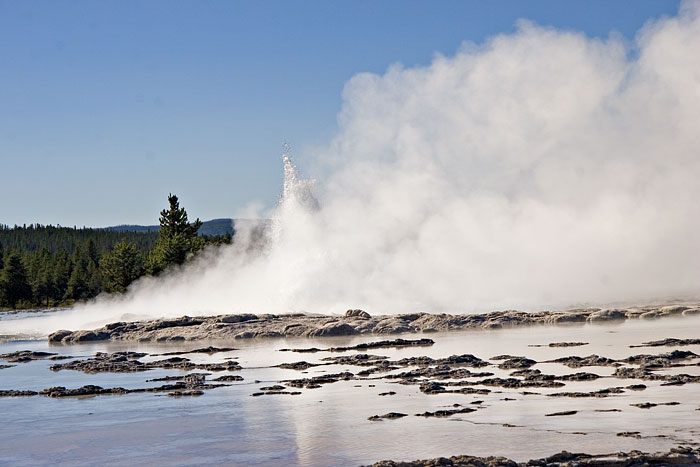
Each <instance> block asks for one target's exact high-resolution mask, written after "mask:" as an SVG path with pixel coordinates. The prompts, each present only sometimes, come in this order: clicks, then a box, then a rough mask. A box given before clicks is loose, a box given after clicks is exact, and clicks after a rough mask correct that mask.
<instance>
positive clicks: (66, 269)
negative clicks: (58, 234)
mask: <svg viewBox="0 0 700 467" xmlns="http://www.w3.org/2000/svg"><path fill="white" fill-rule="evenodd" d="M70 276H71V262H70V257H69V256H68V253H67V252H66V251H65V250H60V251H58V252H56V255H55V256H54V259H53V270H52V275H51V279H52V280H53V286H54V291H53V298H54V299H55V300H57V301H61V300H63V297H64V296H65V295H66V292H67V290H68V280H69V279H70Z"/></svg>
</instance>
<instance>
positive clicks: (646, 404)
mask: <svg viewBox="0 0 700 467" xmlns="http://www.w3.org/2000/svg"><path fill="white" fill-rule="evenodd" d="M630 405H631V406H632V407H639V408H640V409H650V408H652V407H656V406H657V405H658V404H654V403H652V402H641V403H639V404H630Z"/></svg>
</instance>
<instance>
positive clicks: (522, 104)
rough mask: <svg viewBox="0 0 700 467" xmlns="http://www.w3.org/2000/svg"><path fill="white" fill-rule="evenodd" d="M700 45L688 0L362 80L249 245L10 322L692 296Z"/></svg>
mask: <svg viewBox="0 0 700 467" xmlns="http://www.w3.org/2000/svg"><path fill="white" fill-rule="evenodd" d="M698 57H700V3H699V2H688V3H684V4H683V5H682V7H681V10H680V12H679V14H678V16H676V17H673V18H663V19H660V20H656V21H653V22H651V23H649V24H647V25H646V26H645V27H644V28H643V29H642V30H641V31H639V33H638V35H637V38H636V39H635V43H634V45H632V46H630V45H629V44H626V43H625V41H624V40H623V39H622V38H620V37H616V36H614V35H612V36H611V37H610V38H609V39H607V40H599V39H590V38H587V37H585V36H584V35H583V34H579V33H575V32H570V31H561V30H556V29H552V28H543V27H539V26H536V25H534V24H531V23H529V22H527V21H522V22H520V23H519V25H518V30H517V32H516V33H514V34H510V35H500V36H496V37H494V38H492V39H490V40H488V41H487V42H486V43H484V44H482V45H475V44H470V43H469V44H464V45H463V46H462V48H461V50H460V52H458V53H457V54H456V55H455V56H454V57H444V56H438V57H436V58H435V59H434V61H433V62H432V64H431V65H430V66H427V67H418V68H411V69H405V68H403V67H401V66H399V65H396V66H392V67H391V68H389V70H388V71H387V72H386V73H385V74H384V75H382V76H379V75H374V74H367V73H365V74H359V75H357V76H355V77H354V78H352V79H351V80H350V81H349V82H348V83H347V85H346V87H345V90H344V93H343V99H344V103H343V108H342V111H341V113H340V117H339V123H340V131H339V133H338V135H337V136H336V137H335V138H334V140H333V141H332V143H331V144H330V146H329V147H327V148H324V149H323V150H319V151H318V154H317V155H315V157H314V161H315V164H314V165H313V166H312V167H313V169H314V170H315V171H316V172H318V173H320V174H322V176H321V177H320V180H322V182H319V183H318V184H317V185H316V186H314V187H313V189H314V196H315V199H318V203H317V204H316V203H315V199H314V198H313V197H311V195H310V194H309V190H310V189H311V184H310V182H308V181H304V180H300V179H298V178H297V177H296V173H295V172H294V171H293V167H292V166H291V162H289V161H288V159H287V158H285V164H286V170H287V178H286V183H285V195H284V197H283V202H281V203H280V206H279V207H278V208H277V209H276V211H275V213H274V216H273V217H274V219H275V222H274V225H275V228H274V229H273V238H272V240H271V241H270V243H269V245H268V248H267V249H266V251H265V252H264V253H260V252H256V253H251V252H250V251H248V249H247V244H246V241H245V240H244V239H245V238H246V236H247V235H248V233H246V232H242V233H239V235H237V237H236V242H235V244H234V245H232V246H230V247H227V248H224V249H222V250H220V251H218V252H217V253H213V252H210V253H209V254H208V255H205V256H204V257H202V258H199V259H198V260H197V261H195V262H194V263H193V264H190V265H189V266H188V267H186V268H183V269H182V270H180V271H175V272H172V273H171V274H169V275H167V276H166V277H165V278H158V279H154V278H144V279H143V280H141V281H139V282H138V283H136V284H134V285H133V286H132V288H131V290H130V292H129V293H128V294H127V295H126V296H124V297H121V298H118V299H113V298H102V299H98V300H97V301H96V302H95V303H92V304H89V305H87V306H83V307H79V308H78V309H76V310H75V311H73V312H72V316H66V315H65V314H64V315H61V316H56V317H55V318H43V319H42V320H40V321H41V322H39V320H33V322H31V323H30V322H29V321H28V320H27V321H26V322H25V323H24V328H25V329H23V330H24V331H27V332H29V331H34V332H36V331H37V330H38V331H39V332H44V333H46V332H50V331H53V330H55V329H58V328H66V327H69V328H70V325H72V326H73V328H80V327H91V326H92V327H94V326H97V325H101V324H104V323H106V322H110V321H116V320H122V319H130V318H131V319H136V318H145V317H153V318H155V317H161V316H181V315H184V314H188V315H197V314H212V313H231V312H255V313H265V312H271V313H282V312H288V311H310V312H319V313H339V312H343V311H344V310H345V309H347V308H363V309H366V310H368V311H370V312H374V313H392V312H412V311H417V310H421V311H428V312H443V311H449V312H463V313H469V312H475V311H484V310H492V309H502V308H519V309H539V308H543V307H556V308H559V307H566V306H571V305H577V304H582V303H586V304H604V303H609V302H615V301H629V302H640V301H645V300H652V299H661V298H672V297H678V296H684V297H688V296H697V293H698V291H699V289H700V251H699V250H700V247H699V245H700V242H699V241H698V239H699V235H700V208H699V207H698V206H699V204H698V200H700V183H699V182H700V154H699V151H700V60H699V59H698ZM67 319H68V320H69V321H68V323H67V322H66V320H67ZM52 320H53V321H52ZM0 324H2V325H3V326H5V325H7V324H8V323H0ZM17 324H18V325H19V322H17Z"/></svg>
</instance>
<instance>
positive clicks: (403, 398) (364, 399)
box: [0, 317, 700, 465]
mask: <svg viewBox="0 0 700 467" xmlns="http://www.w3.org/2000/svg"><path fill="white" fill-rule="evenodd" d="M698 325H700V318H697V317H695V318H693V317H690V318H679V319H670V318H668V319H662V320H660V321H654V322H648V321H626V322H624V323H621V324H618V325H614V326H613V325H604V326H601V325H582V326H575V327H534V328H518V329H511V330H492V331H473V332H458V333H446V334H431V335H430V337H431V338H432V339H433V340H435V345H433V346H432V347H419V348H403V349H397V348H393V349H391V348H390V349H376V350H372V351H371V352H369V353H371V354H376V355H385V356H387V357H389V358H390V359H393V360H397V359H401V358H404V357H410V356H419V355H427V356H430V357H433V358H441V357H447V356H449V355H453V354H464V353H471V354H474V355H475V356H477V357H479V358H481V359H490V358H491V357H493V356H495V355H499V354H510V355H523V356H527V357H529V358H532V359H534V360H537V361H544V360H552V359H555V358H558V357H564V356H571V355H579V356H586V355H590V354H598V355H601V356H605V357H610V358H614V359H621V358H625V357H627V356H630V355H634V354H640V353H645V354H660V353H664V352H668V351H671V350H673V347H655V348H634V349H630V348H629V346H630V345H633V344H640V343H642V342H645V341H649V340H655V339H661V338H665V337H677V338H698V337H700V336H699V335H698V331H697V330H698V329H700V327H699V326H698ZM378 339H382V338H379V337H345V338H326V339H314V340H307V339H287V340H264V341H232V342H214V343H210V342H198V343H192V342H189V343H179V344H172V343H171V344H155V343H148V344H133V343H119V342H116V343H95V344H85V345H73V346H52V347H49V346H48V345H47V344H46V343H45V342H37V341H34V342H11V343H5V344H2V345H0V353H7V352H12V351H15V350H25V349H27V350H48V351H51V352H56V353H59V354H62V355H70V356H74V357H86V356H90V355H92V354H94V353H95V352H97V351H106V352H115V351H120V350H126V349H128V350H134V351H139V352H148V353H150V354H157V353H164V352H172V351H175V350H182V351H187V350H191V349H193V348H196V347H203V346H206V345H210V344H211V345H217V346H228V347H236V348H237V350H234V351H230V352H225V353H219V354H213V355H207V354H188V355H186V357H188V358H190V359H191V360H192V361H194V362H196V363H207V362H220V361H223V360H225V359H228V358H234V359H235V360H236V361H238V362H240V363H241V365H242V366H243V367H244V369H243V370H241V371H240V372H236V374H240V375H241V376H243V378H244V381H242V382H240V383H234V384H233V385H231V386H229V387H225V388H218V389H214V390H211V391H207V392H206V393H205V394H204V395H203V396H201V397H197V398H182V399H172V398H169V397H164V396H158V395H153V394H131V395H125V396H100V397H94V398H90V399H84V400H79V399H60V400H55V399H49V398H44V397H31V398H12V399H10V398H2V399H0V411H2V413H3V414H4V417H3V419H4V422H5V423H3V424H2V425H0V440H2V443H0V464H11V465H31V464H45V463H49V462H50V463H56V464H72V465H83V464H85V465H87V464H94V463H97V462H103V461H104V459H105V456H107V458H108V459H114V461H113V462H114V463H147V462H155V463H158V464H161V463H168V464H173V465H178V464H193V463H196V464H207V463H212V464H221V463H246V464H250V465H269V464H287V465H295V464H296V465H329V464H333V465H340V464H361V463H371V462H374V461H377V460H380V459H386V458H393V459H404V460H407V459H408V460H410V459H416V458H426V457H435V456H445V455H455V454H472V455H480V456H486V455H503V456H507V457H510V458H512V459H515V460H519V461H522V460H527V459H530V458H536V457H543V456H547V455H551V454H552V453H554V452H558V451H561V450H569V451H584V452H596V453H600V452H615V451H620V450H632V449H639V450H645V451H650V450H651V451H653V450H662V449H668V448H669V447H672V446H675V445H677V444H679V443H684V444H692V443H695V444H697V443H698V440H700V432H699V431H698V428H697V427H698V426H700V411H697V410H695V409H697V408H698V404H699V402H698V396H697V395H698V385H697V384H686V385H684V386H661V382H660V381H644V384H646V385H647V389H646V390H644V391H630V390H626V391H625V392H624V393H623V394H620V395H615V396H613V397H608V398H604V399H598V398H575V399H573V398H565V397H550V396H548V395H547V394H551V393H553V392H560V391H581V392H588V391H594V390H598V389H601V388H606V387H613V386H623V387H624V386H627V385H630V384H634V383H639V381H638V380H623V379H618V378H612V377H610V375H611V374H612V373H613V371H614V368H610V367H589V368H582V369H571V368H567V367H564V366H563V365H560V364H555V363H538V364H537V365H535V366H534V368H537V369H540V370H541V371H542V372H543V373H547V374H555V375H563V374H568V373H575V372H577V371H589V372H593V373H596V374H598V375H601V376H603V377H602V378H599V379H598V380H595V381H577V382H574V381H572V382H567V385H566V387H565V388H535V389H532V390H531V391H530V392H535V393H537V394H527V395H524V394H522V392H524V391H523V390H522V389H519V390H516V389H503V388H498V387H491V388H490V389H492V392H491V393H489V394H488V395H466V394H437V395H426V394H423V393H421V392H420V391H419V389H418V386H416V385H402V384H398V382H397V381H396V380H388V379H367V380H362V381H357V380H351V381H339V382H336V383H332V384H327V385H323V386H322V387H321V388H318V389H302V390H301V391H302V394H301V395H298V396H290V395H265V396H260V397H251V394H252V393H254V392H256V391H258V390H259V388H260V387H262V386H266V385H270V384H274V383H276V382H278V381H282V380H285V379H295V378H302V377H310V376H314V375H320V374H324V373H337V372H341V371H350V372H353V373H357V372H358V371H359V370H360V368H359V367H352V366H344V365H327V366H318V367H312V368H310V369H309V370H308V371H307V372H306V373H303V374H302V373H300V372H298V371H294V370H284V369H279V368H272V366H273V365H277V364H280V363H284V362H293V361H299V360H306V361H309V362H321V359H322V358H324V357H327V356H331V355H332V356H337V355H338V354H331V353H327V352H320V353H315V354H297V353H290V352H279V351H278V350H279V349H281V348H288V347H312V346H313V347H331V346H336V347H337V346H351V345H355V344H357V343H360V342H366V341H369V340H378ZM562 341H583V342H587V343H588V344H587V345H585V346H580V347H569V348H550V347H547V346H545V347H532V345H541V344H545V345H546V344H548V343H550V342H562ZM683 350H690V351H694V352H696V353H700V346H697V345H695V346H687V347H683ZM151 358H152V359H156V358H162V357H147V358H144V359H143V360H148V359H151ZM52 363H55V362H49V361H44V360H40V361H33V362H30V363H24V364H17V365H16V366H15V367H12V368H7V369H4V370H0V389H33V390H40V389H43V388H46V387H50V386H57V385H61V386H66V387H79V386H82V385H84V384H96V385H100V386H103V387H114V386H122V387H126V388H136V387H145V385H148V384H156V383H146V380H147V379H153V378H158V377H162V376H166V375H175V374H182V373H183V372H178V371H172V370H161V369H158V370H152V371H149V372H145V373H127V374H110V373H106V374H96V375H86V374H83V373H80V372H76V371H59V372H51V371H50V370H49V369H48V367H49V366H50V364H52ZM492 363H495V362H492ZM689 363H694V364H697V363H698V360H697V359H696V360H692V361H689ZM486 369H487V370H488V371H491V372H493V373H494V374H495V375H496V376H498V377H507V376H508V374H509V373H510V370H501V369H498V368H497V367H495V366H492V367H487V368H486ZM397 371H406V368H402V369H401V370H397ZM663 373H687V374H693V375H697V374H700V367H698V366H687V367H681V368H670V369H666V370H663ZM218 375H219V374H215V375H213V377H215V376H218ZM373 376H381V375H373ZM256 381H258V382H256ZM370 385H373V386H374V387H370ZM356 386H359V387H356ZM388 391H394V392H396V395H393V396H379V395H378V394H379V393H382V392H388ZM477 400H482V401H483V402H482V403H481V404H472V402H475V401H477ZM641 402H652V403H657V404H659V403H664V402H679V404H678V405H673V406H671V405H659V406H657V407H653V408H651V409H646V410H645V409H640V408H637V407H633V406H631V405H630V404H636V403H641ZM455 403H458V404H461V405H463V406H470V405H471V406H478V407H482V408H479V409H478V410H477V411H476V412H473V413H468V414H458V415H454V416H452V417H450V418H447V419H429V418H423V417H416V416H414V414H416V413H422V412H425V411H434V410H438V409H444V408H448V407H451V406H452V405H453V404H455ZM612 409H617V410H620V411H619V412H601V410H612ZM565 410H576V411H577V413H576V415H572V416H561V417H545V416H544V415H545V414H546V413H552V412H559V411H565ZM392 411H394V412H401V413H406V414H408V415H409V416H407V417H404V418H401V419H398V420H387V421H381V422H370V421H368V420H367V418H368V417H369V416H372V415H377V414H383V413H387V412H392ZM625 431H638V432H640V436H642V437H641V438H640V439H637V438H632V437H619V436H616V434H617V433H621V432H625Z"/></svg>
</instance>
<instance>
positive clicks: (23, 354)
mask: <svg viewBox="0 0 700 467" xmlns="http://www.w3.org/2000/svg"><path fill="white" fill-rule="evenodd" d="M52 355H56V354H55V353H49V352H33V351H31V350H20V351H18V352H12V353H6V354H2V355H0V359H2V360H5V361H7V362H10V363H26V362H30V361H32V360H43V359H44V358H46V357H50V356H52Z"/></svg>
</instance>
